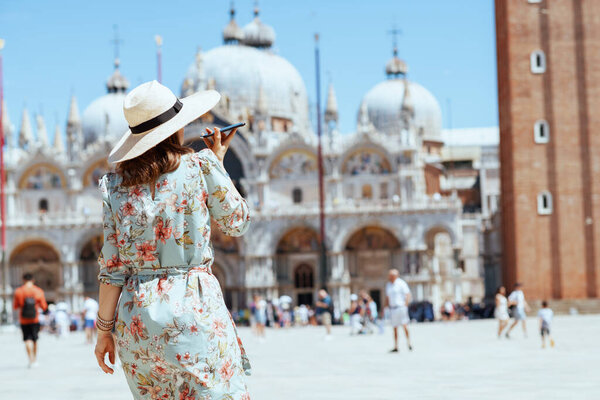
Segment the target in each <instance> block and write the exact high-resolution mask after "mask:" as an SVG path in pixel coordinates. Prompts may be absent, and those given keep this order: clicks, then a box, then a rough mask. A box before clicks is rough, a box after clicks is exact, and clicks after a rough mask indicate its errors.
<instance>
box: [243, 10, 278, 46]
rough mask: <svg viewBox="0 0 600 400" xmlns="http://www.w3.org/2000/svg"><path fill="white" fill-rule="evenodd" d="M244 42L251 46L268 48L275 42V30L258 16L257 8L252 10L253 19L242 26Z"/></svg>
mask: <svg viewBox="0 0 600 400" xmlns="http://www.w3.org/2000/svg"><path fill="white" fill-rule="evenodd" d="M243 42H244V44H246V45H248V46H253V47H263V48H268V47H271V46H272V45H273V43H274V42H275V30H274V29H273V28H272V27H271V26H269V25H267V24H265V23H263V22H262V21H261V20H260V18H258V9H255V10H254V19H253V20H252V22H250V23H249V24H247V25H246V26H244V39H243Z"/></svg>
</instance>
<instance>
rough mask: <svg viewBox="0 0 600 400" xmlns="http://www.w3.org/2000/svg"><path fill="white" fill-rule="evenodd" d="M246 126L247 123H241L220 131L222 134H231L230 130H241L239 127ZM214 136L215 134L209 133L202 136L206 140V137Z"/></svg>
mask: <svg viewBox="0 0 600 400" xmlns="http://www.w3.org/2000/svg"><path fill="white" fill-rule="evenodd" d="M244 125H246V123H245V122H239V123H237V124H233V125H229V126H226V127H224V128H222V129H220V131H221V133H224V132H229V131H230V130H232V129H235V128H239V127H242V126H244ZM213 135H214V133H209V134H206V135H202V137H203V138H206V137H211V136H213Z"/></svg>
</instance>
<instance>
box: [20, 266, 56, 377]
mask: <svg viewBox="0 0 600 400" xmlns="http://www.w3.org/2000/svg"><path fill="white" fill-rule="evenodd" d="M13 308H14V309H15V310H19V322H20V323H21V330H22V331H23V341H24V342H25V349H26V350H27V357H28V358H29V367H35V366H37V340H38V333H39V332H40V315H39V309H40V308H41V309H43V310H46V309H47V308H48V304H47V303H46V298H45V297H44V291H43V290H42V289H41V288H39V287H37V286H36V285H34V283H33V275H32V274H30V273H29V272H28V273H26V274H24V275H23V285H22V286H20V287H19V288H17V290H15V297H14V299H13Z"/></svg>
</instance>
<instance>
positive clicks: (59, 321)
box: [55, 301, 71, 338]
mask: <svg viewBox="0 0 600 400" xmlns="http://www.w3.org/2000/svg"><path fill="white" fill-rule="evenodd" d="M69 313H70V308H69V305H68V304H67V303H66V302H65V301H60V302H58V303H56V314H55V319H56V329H57V332H56V333H57V334H58V337H59V338H65V337H67V336H69V332H70V331H71V316H70V314H69Z"/></svg>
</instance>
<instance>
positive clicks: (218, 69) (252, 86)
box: [182, 44, 310, 132]
mask: <svg viewBox="0 0 600 400" xmlns="http://www.w3.org/2000/svg"><path fill="white" fill-rule="evenodd" d="M200 60H201V63H199V58H198V57H197V58H196V62H195V63H193V64H192V65H191V66H190V67H189V69H188V72H187V74H186V77H185V79H184V82H183V85H182V88H183V90H182V95H189V94H191V93H190V90H189V89H192V90H191V91H197V90H203V89H205V88H206V87H205V85H206V84H208V85H209V86H211V87H214V89H216V90H217V91H219V92H220V93H221V95H222V96H223V98H222V100H221V101H227V102H228V109H229V114H230V117H232V118H238V117H239V116H242V117H243V116H244V115H245V113H250V114H255V112H256V111H257V110H258V108H259V103H261V105H262V107H260V108H263V109H264V110H267V112H268V116H269V117H279V118H286V119H290V120H291V121H292V122H293V124H294V125H295V126H297V127H298V129H299V131H300V132H302V131H307V130H308V129H309V126H310V124H309V120H308V96H307V93H306V86H305V85H304V81H303V80H302V77H301V76H300V73H299V72H298V71H297V70H296V68H294V66H293V65H292V64H291V63H290V62H289V61H287V60H286V59H284V58H283V57H280V56H278V55H276V54H273V53H272V52H270V51H267V50H261V49H257V48H255V47H250V46H246V45H243V44H229V45H224V46H220V47H216V48H214V49H212V50H210V51H208V52H206V53H203V57H201V59H200ZM203 82H204V83H203ZM259 100H260V101H259Z"/></svg>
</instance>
